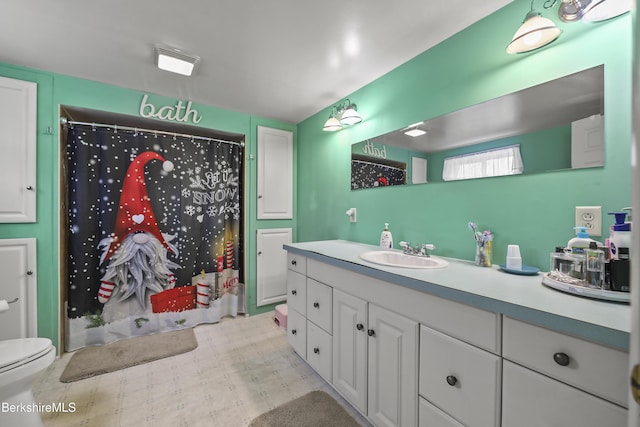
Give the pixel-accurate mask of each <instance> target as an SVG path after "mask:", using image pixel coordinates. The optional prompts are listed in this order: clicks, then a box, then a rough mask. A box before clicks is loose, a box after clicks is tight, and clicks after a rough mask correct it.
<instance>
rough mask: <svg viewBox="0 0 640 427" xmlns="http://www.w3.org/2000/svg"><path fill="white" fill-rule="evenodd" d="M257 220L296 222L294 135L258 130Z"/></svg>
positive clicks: (264, 129) (261, 127)
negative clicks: (294, 209) (294, 202)
mask: <svg viewBox="0 0 640 427" xmlns="http://www.w3.org/2000/svg"><path fill="white" fill-rule="evenodd" d="M257 187H258V188H257V189H258V219H291V218H293V133H292V132H289V131H285V130H280V129H271V128H267V127H264V126H258V183H257Z"/></svg>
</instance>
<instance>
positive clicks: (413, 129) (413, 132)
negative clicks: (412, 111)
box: [404, 122, 427, 138]
mask: <svg viewBox="0 0 640 427" xmlns="http://www.w3.org/2000/svg"><path fill="white" fill-rule="evenodd" d="M421 124H422V122H418V123H414V124H412V125H409V126H407V130H406V131H404V134H405V135H408V136H411V137H413V138H415V137H417V136H420V135H424V134H425V133H427V131H426V130H422V129H420V125H421Z"/></svg>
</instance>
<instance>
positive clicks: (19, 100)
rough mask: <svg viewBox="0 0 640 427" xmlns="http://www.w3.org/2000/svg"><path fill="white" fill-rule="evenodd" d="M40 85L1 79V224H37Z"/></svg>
mask: <svg viewBox="0 0 640 427" xmlns="http://www.w3.org/2000/svg"><path fill="white" fill-rule="evenodd" d="M36 103H37V84H36V83H33V82H25V81H22V80H15V79H9V78H6V77H0V152H2V156H0V170H2V174H3V175H2V176H3V179H0V222H35V221H36V191H35V186H36Z"/></svg>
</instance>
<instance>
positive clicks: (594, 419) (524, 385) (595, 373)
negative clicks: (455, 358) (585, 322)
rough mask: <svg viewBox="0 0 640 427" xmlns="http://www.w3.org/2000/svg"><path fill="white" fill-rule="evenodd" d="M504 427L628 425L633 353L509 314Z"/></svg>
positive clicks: (505, 329)
mask: <svg viewBox="0 0 640 427" xmlns="http://www.w3.org/2000/svg"><path fill="white" fill-rule="evenodd" d="M503 328H504V329H503V334H504V337H503V346H504V347H503V357H504V362H503V415H502V425H503V426H504V427H527V426H532V427H533V426H540V425H545V426H546V425H548V426H569V425H571V426H573V425H576V426H580V427H601V426H605V425H606V426H607V427H617V426H620V427H624V426H626V423H627V411H626V409H625V408H624V406H626V404H627V403H626V393H627V390H628V386H627V384H628V379H627V368H628V363H629V358H628V354H627V353H625V352H622V351H620V350H616V349H613V348H610V347H606V346H603V345H600V344H596V343H593V342H589V341H586V340H582V339H579V338H575V337H571V336H568V335H565V334H561V333H559V332H556V331H552V330H549V329H546V328H542V327H539V326H536V325H532V324H529V323H525V322H522V321H519V320H515V319H512V318H509V317H506V316H505V318H504V322H503Z"/></svg>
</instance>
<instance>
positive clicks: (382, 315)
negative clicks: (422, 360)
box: [367, 304, 418, 426]
mask: <svg viewBox="0 0 640 427" xmlns="http://www.w3.org/2000/svg"><path fill="white" fill-rule="evenodd" d="M367 335H368V336H369V339H368V346H369V369H368V371H369V386H368V393H369V395H368V415H369V418H371V419H372V420H373V422H374V424H376V425H378V426H416V425H417V424H418V323H417V322H415V321H413V320H410V319H407V318H406V317H404V316H400V315H398V314H396V313H393V312H391V311H388V310H385V309H383V308H381V307H378V306H377V305H374V304H369V326H368V330H367Z"/></svg>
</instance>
